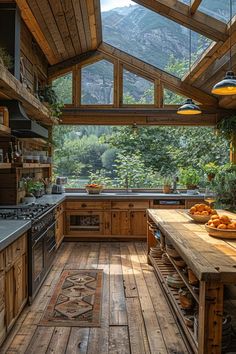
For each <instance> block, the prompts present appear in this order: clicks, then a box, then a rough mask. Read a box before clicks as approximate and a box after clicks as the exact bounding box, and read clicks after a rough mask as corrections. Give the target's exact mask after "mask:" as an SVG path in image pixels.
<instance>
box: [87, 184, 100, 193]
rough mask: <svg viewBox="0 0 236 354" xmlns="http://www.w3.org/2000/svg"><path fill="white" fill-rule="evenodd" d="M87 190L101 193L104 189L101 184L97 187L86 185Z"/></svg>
mask: <svg viewBox="0 0 236 354" xmlns="http://www.w3.org/2000/svg"><path fill="white" fill-rule="evenodd" d="M85 189H86V191H87V192H88V194H100V193H101V191H102V190H103V186H102V185H99V186H97V187H90V186H85Z"/></svg>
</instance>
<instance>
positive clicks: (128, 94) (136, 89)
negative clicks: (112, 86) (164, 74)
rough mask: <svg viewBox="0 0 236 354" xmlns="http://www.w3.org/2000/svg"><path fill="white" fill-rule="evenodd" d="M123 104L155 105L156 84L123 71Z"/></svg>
mask: <svg viewBox="0 0 236 354" xmlns="http://www.w3.org/2000/svg"><path fill="white" fill-rule="evenodd" d="M123 103H125V104H154V83H153V82H151V81H149V80H146V79H144V78H143V77H141V76H139V75H136V74H134V73H132V72H130V71H128V70H126V69H123Z"/></svg>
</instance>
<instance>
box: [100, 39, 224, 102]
mask: <svg viewBox="0 0 236 354" xmlns="http://www.w3.org/2000/svg"><path fill="white" fill-rule="evenodd" d="M98 51H99V52H102V53H105V54H106V55H107V56H110V57H111V58H113V59H118V60H120V61H121V62H122V63H123V64H127V65H129V67H130V68H133V70H134V71H135V69H138V70H139V71H141V72H143V74H144V75H145V76H147V77H150V78H153V79H159V80H161V81H162V82H163V84H164V85H165V86H167V87H170V88H171V89H172V90H173V91H175V92H177V93H180V94H182V95H185V96H187V97H190V98H193V99H194V100H196V101H198V102H200V103H202V104H205V105H209V106H216V107H217V105H218V100H217V99H216V98H215V97H213V96H211V95H209V94H207V93H205V92H203V91H201V90H199V89H198V88H195V87H193V86H191V85H188V84H186V83H184V82H182V81H181V79H179V78H177V77H175V76H173V75H171V74H168V73H166V72H165V71H163V70H161V69H158V68H156V67H154V66H152V65H150V64H147V63H145V62H143V61H142V60H140V59H137V58H136V57H133V56H132V55H130V54H127V53H125V52H123V51H121V50H120V49H117V48H115V47H113V46H111V45H109V44H107V43H104V42H103V43H102V44H101V45H100V46H99V48H98Z"/></svg>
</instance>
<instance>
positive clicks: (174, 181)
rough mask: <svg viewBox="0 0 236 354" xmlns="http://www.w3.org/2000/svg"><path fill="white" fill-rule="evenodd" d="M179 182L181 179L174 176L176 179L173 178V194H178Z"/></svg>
mask: <svg viewBox="0 0 236 354" xmlns="http://www.w3.org/2000/svg"><path fill="white" fill-rule="evenodd" d="M177 182H179V177H177V176H174V178H173V192H172V193H177Z"/></svg>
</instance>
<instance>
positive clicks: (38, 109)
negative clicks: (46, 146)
mask: <svg viewBox="0 0 236 354" xmlns="http://www.w3.org/2000/svg"><path fill="white" fill-rule="evenodd" d="M0 86H1V88H0V92H1V93H3V94H4V95H5V96H6V97H8V98H9V99H15V100H19V101H21V102H22V104H23V106H24V109H25V111H26V112H27V113H28V114H29V116H31V117H33V118H34V119H35V120H38V121H40V122H42V123H44V124H46V125H52V124H55V123H56V122H55V119H54V118H53V117H52V116H51V113H50V111H49V109H48V108H47V107H46V106H45V105H43V104H42V103H41V102H40V101H39V100H38V99H37V98H36V97H35V96H34V95H32V94H31V93H30V92H29V91H28V90H27V88H26V87H25V86H24V85H23V84H22V83H21V82H20V81H19V80H17V79H16V78H15V77H14V76H13V75H12V74H11V73H10V72H9V71H8V70H7V69H6V68H5V66H4V65H2V64H0Z"/></svg>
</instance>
